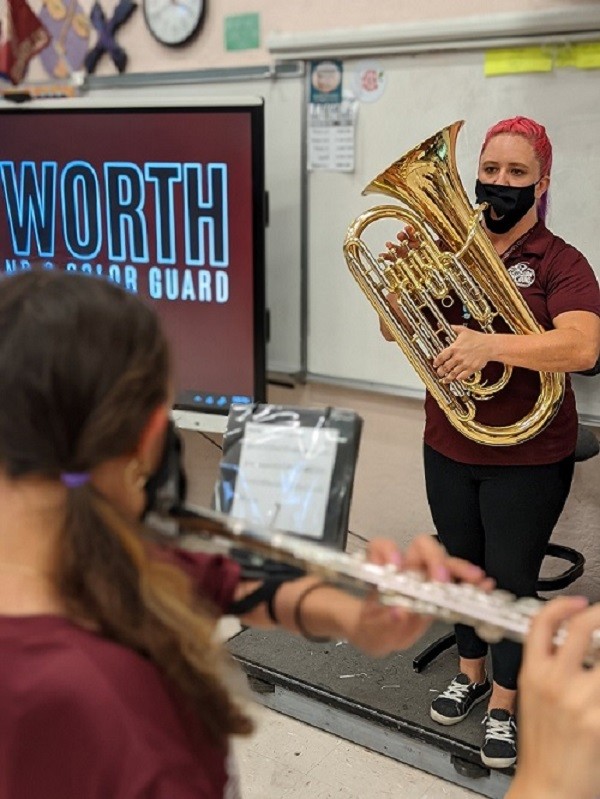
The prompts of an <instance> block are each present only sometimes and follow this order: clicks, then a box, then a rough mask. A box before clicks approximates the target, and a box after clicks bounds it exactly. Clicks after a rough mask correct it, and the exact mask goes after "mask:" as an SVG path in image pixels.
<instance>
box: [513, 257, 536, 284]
mask: <svg viewBox="0 0 600 799" xmlns="http://www.w3.org/2000/svg"><path fill="white" fill-rule="evenodd" d="M508 274H509V275H510V276H511V277H512V279H513V283H514V284H515V285H516V286H518V287H519V288H520V289H526V288H528V287H529V286H532V285H533V282H534V281H535V272H534V271H533V269H532V268H531V267H530V266H529V264H525V263H520V264H514V266H509V267H508Z"/></svg>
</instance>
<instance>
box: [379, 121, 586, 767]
mask: <svg viewBox="0 0 600 799" xmlns="http://www.w3.org/2000/svg"><path fill="white" fill-rule="evenodd" d="M551 167H552V146H551V144H550V140H549V138H548V136H547V134H546V131H545V129H544V127H543V126H542V125H540V124H539V123H537V122H535V121H534V120H532V119H528V118H526V117H514V118H512V119H506V120H503V121H501V122H498V123H497V124H496V125H494V126H493V127H492V128H490V129H489V130H488V132H487V134H486V136H485V139H484V142H483V146H482V148H481V153H480V158H479V167H478V176H477V183H476V197H477V201H478V202H479V203H487V207H486V210H485V211H484V214H483V219H482V225H483V227H484V229H485V231H486V232H487V234H488V236H489V238H490V239H491V241H492V244H493V245H494V248H495V249H496V251H497V253H498V255H499V256H500V258H501V260H502V262H503V264H504V266H505V268H506V271H507V272H508V275H509V276H510V277H511V278H512V280H513V282H514V283H515V285H516V286H517V288H518V289H519V291H520V292H521V294H522V296H523V298H524V300H525V301H526V303H527V304H528V305H529V307H530V309H531V311H532V312H533V315H534V316H535V318H536V319H537V321H538V322H539V323H540V325H541V326H542V328H543V329H544V331H545V332H543V333H541V334H540V335H536V336H527V335H515V334H513V333H512V331H511V330H510V329H509V328H508V326H506V327H503V328H500V326H499V325H497V327H498V330H497V332H495V333H494V335H490V334H488V333H484V332H482V331H481V329H477V328H476V325H475V324H474V323H473V320H471V318H470V315H469V312H468V310H467V309H466V308H465V307H463V308H461V307H460V303H454V304H453V305H452V306H451V307H450V308H444V309H442V311H443V313H444V314H445V316H446V318H447V319H448V321H449V322H450V324H451V325H452V326H453V329H454V331H455V332H456V334H457V336H456V339H455V341H454V342H453V343H452V344H451V345H450V346H448V347H446V348H445V349H444V350H443V351H442V352H441V353H440V354H439V355H438V356H437V357H436V359H435V360H434V362H433V366H434V368H435V369H436V370H437V373H438V375H439V377H440V378H441V380H442V381H443V382H446V383H449V382H451V381H454V380H466V379H467V378H469V377H470V376H471V375H472V374H473V373H474V372H476V371H478V370H485V371H484V376H485V377H488V378H489V381H490V382H493V381H494V380H495V379H496V377H497V376H498V375H499V374H500V371H501V370H502V368H503V366H502V365H508V366H512V367H513V373H512V376H511V379H510V382H509V384H508V386H507V388H506V389H504V390H503V391H501V392H500V393H499V394H497V395H496V397H495V398H494V400H493V401H492V402H489V403H480V407H481V410H478V414H477V418H478V420H479V421H481V422H482V423H483V424H491V425H494V426H498V425H508V424H513V423H514V422H516V421H517V420H519V419H521V418H523V416H525V415H526V414H527V413H528V412H529V410H530V409H531V407H533V405H534V403H535V401H536V399H537V395H538V393H539V376H538V374H537V372H543V371H549V372H565V373H567V377H566V391H565V396H564V399H563V402H562V404H561V406H560V408H559V410H558V412H557V414H556V416H555V417H554V419H553V420H552V421H551V422H550V424H548V425H547V427H546V428H544V429H543V430H542V432H540V433H539V434H538V435H537V436H535V437H534V438H532V439H530V440H528V441H525V442H523V443H520V444H515V445H512V446H503V447H497V446H496V447H494V446H488V445H485V444H480V443H477V442H475V441H472V440H470V439H467V438H466V437H464V436H463V435H462V434H461V433H459V432H458V431H457V430H456V429H455V428H454V427H453V426H452V425H451V424H450V422H449V421H448V419H447V417H446V415H445V414H444V413H443V411H442V410H441V409H440V408H439V407H438V405H437V403H436V402H435V400H434V399H433V398H432V397H431V395H430V394H429V393H428V394H427V397H426V400H425V413H426V423H425V434H424V461H425V479H426V487H427V497H428V501H429V505H430V508H431V513H432V517H433V521H434V524H435V527H436V530H437V533H438V537H439V539H440V540H441V542H442V543H443V544H444V546H445V547H446V548H447V550H448V552H449V553H450V554H452V555H455V556H460V557H463V558H466V559H468V560H470V561H472V562H473V563H475V564H477V565H478V566H480V567H482V568H484V569H485V571H486V573H487V574H489V575H490V576H491V577H493V578H494V579H495V580H496V582H497V585H498V587H499V588H502V589H505V590H508V591H511V592H512V593H514V594H516V595H517V596H522V597H524V596H535V595H536V583H537V580H538V576H539V571H540V567H541V564H542V560H543V558H544V554H545V551H546V547H547V544H548V541H549V539H550V536H551V534H552V530H553V529H554V527H555V525H556V522H557V520H558V518H559V516H560V514H561V512H562V509H563V507H564V503H565V501H566V499H567V496H568V494H569V490H570V486H571V479H572V475H573V465H574V451H575V444H576V440H577V410H576V407H575V397H574V394H573V390H572V388H571V384H570V380H569V376H568V373H569V372H577V371H583V370H587V369H590V368H591V367H593V366H594V365H595V364H596V361H597V358H598V353H599V350H600V292H599V289H598V283H597V280H596V277H595V275H594V272H593V271H592V268H591V267H590V265H589V264H588V262H587V261H586V259H585V258H584V256H583V255H582V254H581V253H580V252H578V250H576V249H575V248H574V247H572V246H571V245H569V244H567V243H566V242H565V241H563V240H562V239H561V238H559V237H558V236H555V235H554V234H553V233H551V232H550V231H549V230H548V228H547V227H546V225H545V221H544V220H545V217H546V210H547V204H548V203H547V198H548V188H549V186H550V172H551ZM413 236H414V233H413V231H411V230H410V229H405V230H404V231H402V233H400V234H399V235H398V239H399V241H400V244H399V245H398V244H392V243H391V242H388V245H387V246H388V253H387V257H388V258H394V257H397V255H398V254H399V252H401V251H402V250H403V249H405V248H406V246H408V247H410V246H412V245H413V243H414V242H413V240H412V239H413ZM382 330H383V328H382ZM383 332H384V335H385V331H383ZM386 337H388V336H386ZM456 638H457V644H458V652H459V657H460V667H459V668H460V670H459V674H458V675H457V676H456V677H455V678H454V679H453V680H452V681H451V683H450V684H449V685H448V687H447V688H446V689H445V690H444V691H442V692H441V693H440V694H439V695H438V696H437V697H436V699H435V700H434V701H433V703H432V705H431V710H430V712H431V717H432V718H433V719H434V720H435V721H437V722H439V723H440V724H444V725H453V724H456V723H458V722H460V721H462V720H463V719H464V718H465V717H466V716H467V715H468V713H469V712H470V710H471V709H472V707H473V706H474V705H475V704H477V703H478V702H481V701H483V700H484V699H486V698H487V697H488V696H489V697H490V699H489V706H488V712H487V715H486V717H485V735H484V742H483V745H482V749H481V755H482V760H483V762H484V763H485V764H486V765H487V766H489V767H492V768H505V767H509V766H511V765H513V763H514V762H515V760H516V754H517V751H516V721H515V705H516V695H517V692H516V689H517V675H518V672H519V667H520V663H521V647H520V646H518V645H517V644H514V643H512V642H509V641H500V642H499V643H497V644H494V645H492V646H491V661H492V669H493V682H492V680H491V679H490V678H489V677H488V674H487V672H486V656H487V651H488V647H487V645H486V644H485V642H483V641H482V640H481V639H480V638H479V636H478V635H477V634H476V633H475V631H474V630H473V629H472V628H470V627H465V626H464V625H457V626H456Z"/></svg>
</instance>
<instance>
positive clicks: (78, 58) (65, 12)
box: [40, 0, 90, 79]
mask: <svg viewBox="0 0 600 799" xmlns="http://www.w3.org/2000/svg"><path fill="white" fill-rule="evenodd" d="M40 19H41V21H42V22H43V23H44V25H45V27H46V30H47V31H48V33H49V34H50V35H51V36H52V41H51V42H50V46H49V47H46V49H45V50H43V51H42V53H41V54H40V60H41V62H42V64H43V66H44V69H45V70H46V72H47V73H48V75H50V77H52V78H63V79H64V78H68V77H70V76H71V75H72V74H73V72H77V71H78V70H80V69H81V68H82V67H83V61H84V59H85V54H86V53H87V50H88V41H89V38H90V22H89V20H88V18H87V16H86V15H85V12H84V10H83V8H82V7H81V5H80V4H79V2H78V0H66V4H65V2H63V0H44V5H43V6H42V10H41V11H40Z"/></svg>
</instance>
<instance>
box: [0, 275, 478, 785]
mask: <svg viewBox="0 0 600 799" xmlns="http://www.w3.org/2000/svg"><path fill="white" fill-rule="evenodd" d="M0 386H1V387H2V388H1V391H0V708H1V712H0V799H37V797H40V799H41V798H42V797H43V799H67V797H77V798H78V799H192V797H194V799H198V798H199V797H202V798H203V799H218V798H219V797H223V796H227V797H228V798H229V797H235V796H236V795H237V789H236V788H235V784H234V777H233V776H232V772H231V770H230V769H228V761H229V755H228V752H229V748H228V739H229V737H230V736H231V735H234V734H242V735H243V734H247V733H249V732H250V731H251V722H250V720H249V718H248V717H247V715H246V714H245V712H244V710H243V708H242V707H241V706H240V705H238V703H237V702H236V701H235V699H234V698H233V695H232V693H231V691H230V689H229V688H228V684H227V678H226V674H227V672H228V666H227V659H226V656H225V654H224V652H223V650H222V649H221V647H220V646H219V645H218V643H216V642H215V635H214V633H215V623H216V620H217V619H218V617H219V616H220V615H221V614H222V613H225V612H227V610H228V609H229V608H230V607H231V606H232V604H233V603H236V602H239V601H240V600H241V599H243V598H244V597H247V596H248V595H249V594H251V593H252V592H254V591H255V590H256V588H257V584H256V583H250V582H247V581H244V580H242V579H241V577H240V569H239V567H238V565H237V564H236V563H234V562H233V561H231V560H229V559H227V558H224V557H221V556H209V555H203V554H194V555H192V554H189V553H184V552H182V551H178V550H176V549H175V550H174V549H169V550H165V549H161V548H159V547H158V545H157V544H155V543H153V544H151V543H149V541H150V539H149V538H148V537H146V536H145V534H144V528H143V526H142V524H141V522H140V518H141V517H142V515H143V513H144V509H145V507H146V504H147V496H146V485H147V483H148V479H149V477H150V476H151V475H152V474H153V472H155V470H156V468H157V465H158V464H159V462H160V460H161V454H162V451H163V448H164V443H165V435H166V429H167V424H168V415H169V407H170V368H169V353H168V347H167V343H166V341H165V338H164V336H163V333H162V331H161V328H160V325H159V324H158V321H157V318H156V316H155V314H154V313H153V311H152V310H151V309H150V308H149V307H148V306H147V305H145V304H144V303H142V302H141V301H139V300H138V299H137V298H136V297H134V296H132V295H130V294H127V293H126V292H124V291H122V290H120V289H118V288H116V287H115V286H113V285H111V284H109V283H107V282H103V281H100V280H97V279H95V278H91V277H87V276H83V275H76V274H67V273H58V272H49V271H39V272H38V271H33V272H30V273H23V274H20V275H17V276H11V277H8V278H5V279H3V280H1V281H0ZM373 558H374V559H375V560H377V561H379V562H382V561H390V560H391V561H397V560H398V558H399V555H398V553H397V552H396V550H395V548H394V546H393V545H392V544H391V543H389V542H380V543H378V544H375V545H374V546H373ZM403 561H404V564H405V565H406V566H407V567H410V568H418V569H422V570H424V571H425V572H426V573H427V574H428V576H429V577H430V578H433V579H439V580H449V579H453V578H457V579H458V578H462V579H467V580H469V581H470V582H473V583H477V584H485V580H484V577H483V574H482V572H481V570H480V569H478V568H477V567H474V566H471V565H470V564H466V563H464V562H461V561H458V560H456V559H451V558H447V557H446V555H445V553H444V552H443V551H442V550H441V548H439V547H437V545H436V544H435V543H434V542H433V541H431V540H430V539H429V537H423V538H421V539H419V540H417V541H416V542H415V543H414V544H413V545H412V546H411V547H410V549H409V550H408V552H407V553H406V555H405V557H404V558H403ZM243 621H244V623H246V624H259V625H264V626H273V625H274V624H275V623H277V624H280V625H281V626H283V627H285V628H287V629H288V630H290V631H293V632H300V633H302V634H305V635H311V636H331V637H338V638H345V639H347V640H348V641H349V642H350V643H352V644H354V645H356V646H358V647H360V648H362V649H363V650H364V651H366V652H368V653H371V654H373V655H382V654H386V653H388V652H390V651H392V650H394V649H397V648H400V647H403V646H407V645H410V644H411V643H412V642H413V641H414V640H415V639H416V638H417V637H418V636H419V635H420V634H421V633H422V632H423V631H424V629H425V628H426V627H427V624H428V622H427V620H424V619H422V618H418V617H416V616H414V615H412V614H410V613H408V612H406V611H403V610H396V611H394V610H391V609H389V608H385V607H383V606H382V605H379V604H378V603H377V601H376V599H375V598H373V597H370V598H368V599H366V600H360V599H358V598H356V597H353V596H350V595H347V594H344V593H342V592H341V591H339V590H336V589H334V588H332V587H330V586H327V585H326V584H323V583H320V582H319V581H318V580H317V579H315V578H314V577H301V578H298V579H295V580H291V581H289V582H284V583H283V584H281V585H280V586H279V587H278V589H277V590H276V591H274V592H272V593H271V595H270V597H268V601H262V602H260V603H259V604H258V605H257V606H255V607H254V608H253V609H251V610H250V611H248V612H247V613H246V614H245V615H244V616H243Z"/></svg>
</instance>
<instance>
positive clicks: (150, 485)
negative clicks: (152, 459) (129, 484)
mask: <svg viewBox="0 0 600 799" xmlns="http://www.w3.org/2000/svg"><path fill="white" fill-rule="evenodd" d="M186 491H187V480H186V477H185V472H184V470H183V444H182V442H181V438H180V436H179V433H178V432H177V429H176V428H175V425H174V424H173V422H172V421H169V425H168V427H167V435H166V437H165V446H164V449H163V453H162V456H161V460H160V463H159V464H158V466H157V467H156V470H155V471H154V473H153V474H152V475H150V478H149V480H148V482H147V483H146V487H145V492H146V508H145V510H144V516H146V515H147V514H149V513H158V514H161V515H162V514H169V513H171V512H173V511H175V510H176V509H177V508H179V507H181V506H183V505H184V504H185V497H186Z"/></svg>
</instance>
